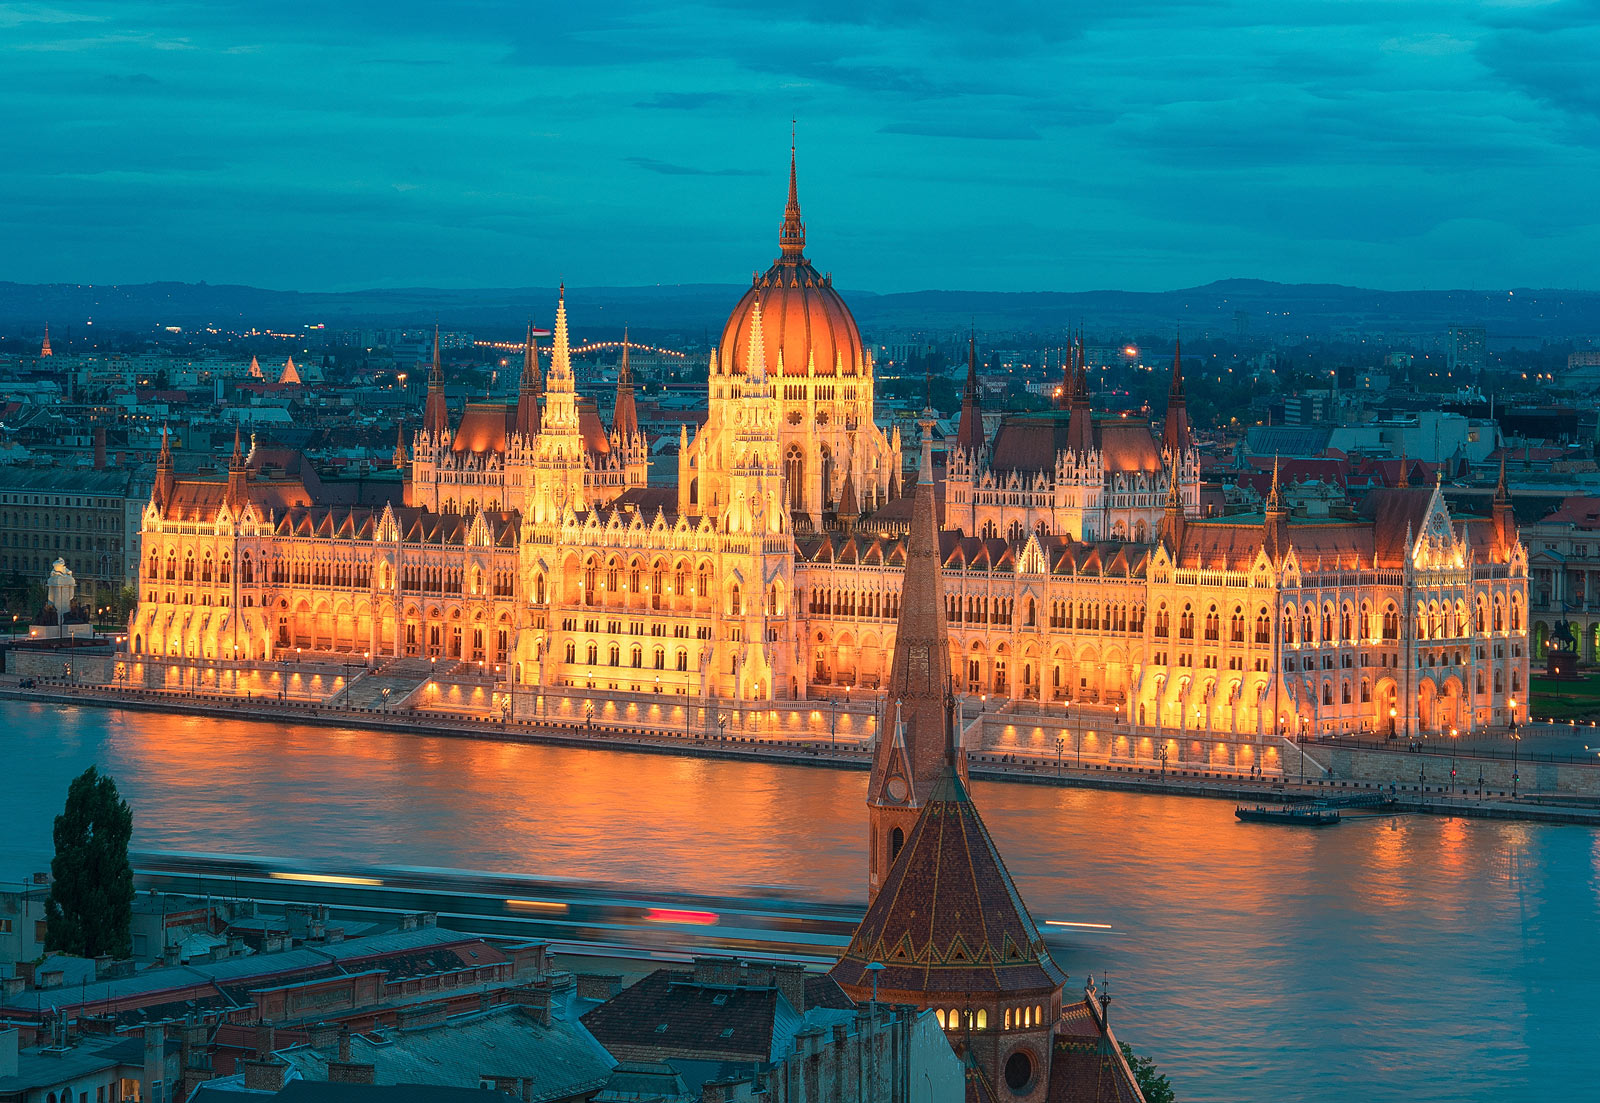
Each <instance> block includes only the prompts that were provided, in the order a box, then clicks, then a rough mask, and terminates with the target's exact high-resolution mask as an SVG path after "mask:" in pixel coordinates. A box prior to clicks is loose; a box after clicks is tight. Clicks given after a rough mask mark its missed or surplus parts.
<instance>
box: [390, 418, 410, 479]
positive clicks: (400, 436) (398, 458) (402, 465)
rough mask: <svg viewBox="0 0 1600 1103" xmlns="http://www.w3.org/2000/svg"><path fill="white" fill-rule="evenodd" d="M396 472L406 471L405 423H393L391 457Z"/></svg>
mask: <svg viewBox="0 0 1600 1103" xmlns="http://www.w3.org/2000/svg"><path fill="white" fill-rule="evenodd" d="M391 459H392V461H393V463H394V469H395V470H396V471H404V470H405V469H406V423H405V422H404V421H397V422H395V423H394V455H393V456H392V457H391Z"/></svg>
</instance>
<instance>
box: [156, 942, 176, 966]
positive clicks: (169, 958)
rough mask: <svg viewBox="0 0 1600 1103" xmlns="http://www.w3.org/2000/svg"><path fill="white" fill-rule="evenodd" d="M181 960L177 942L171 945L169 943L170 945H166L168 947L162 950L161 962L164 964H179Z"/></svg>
mask: <svg viewBox="0 0 1600 1103" xmlns="http://www.w3.org/2000/svg"><path fill="white" fill-rule="evenodd" d="M179 960H180V959H179V951H178V944H177V943H176V942H174V943H172V944H170V945H168V946H166V947H164V948H163V949H162V951H161V964H163V965H177V964H179Z"/></svg>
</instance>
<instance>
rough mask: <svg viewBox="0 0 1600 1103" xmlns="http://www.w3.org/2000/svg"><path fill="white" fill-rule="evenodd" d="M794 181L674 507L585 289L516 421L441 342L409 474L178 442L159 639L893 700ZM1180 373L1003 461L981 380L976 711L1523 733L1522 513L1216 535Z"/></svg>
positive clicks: (903, 517) (515, 683) (1359, 520)
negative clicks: (337, 480) (581, 334)
mask: <svg viewBox="0 0 1600 1103" xmlns="http://www.w3.org/2000/svg"><path fill="white" fill-rule="evenodd" d="M792 169H793V165H792V162H791V180H790V194H789V203H788V205H787V207H786V210H785V217H784V221H783V226H782V229H781V231H780V246H781V253H780V256H779V258H778V260H777V261H776V262H775V263H774V264H773V266H772V267H771V268H770V269H769V270H768V272H767V273H766V274H765V275H763V276H758V277H757V278H756V279H755V281H754V282H753V284H752V287H751V289H750V291H749V292H747V293H746V295H745V297H744V299H743V300H741V302H740V303H739V304H738V305H737V307H736V308H735V310H734V311H733V314H732V316H731V317H730V320H729V323H728V326H727V328H726V329H725V333H724V344H723V346H722V348H721V353H720V355H719V353H717V352H713V354H712V357H711V370H710V381H709V393H708V396H707V397H708V418H707V420H706V423H705V424H704V425H703V426H702V427H701V429H700V431H699V432H698V433H697V434H695V435H694V436H693V438H690V437H689V436H688V434H687V432H686V433H685V434H684V437H683V439H682V441H681V449H680V454H679V458H678V464H679V470H678V474H679V478H678V485H677V487H676V488H651V487H649V486H648V485H647V483H646V472H647V462H648V454H649V453H648V445H647V442H646V440H645V437H644V434H643V433H642V432H640V431H639V428H638V420H637V416H636V414H635V413H634V412H633V394H632V390H633V387H632V381H631V378H630V377H629V376H628V373H627V372H626V370H624V372H623V373H622V379H621V380H620V381H619V385H618V394H617V400H616V411H615V413H614V415H613V418H612V426H611V428H610V430H609V431H608V430H607V429H606V428H605V426H604V425H603V424H602V422H601V420H600V417H599V416H598V413H597V412H596V410H595V409H594V406H593V405H592V404H591V403H589V402H587V401H586V400H584V399H582V398H580V397H579V396H578V394H577V392H576V389H575V386H574V383H573V377H572V368H571V362H570V352H569V347H568V337H567V317H566V304H565V296H564V293H563V296H562V300H561V302H560V303H559V304H558V307H557V316H556V325H555V331H554V337H553V341H554V347H553V349H552V356H551V364H550V368H549V372H548V376H547V378H545V379H542V380H541V378H540V373H539V371H538V367H537V364H538V361H537V356H536V352H535V350H534V348H533V340H532V337H531V334H530V337H529V339H528V346H527V352H526V354H525V359H524V371H523V380H522V388H521V391H520V393H519V396H518V399H517V401H516V402H515V403H487V402H472V403H469V404H468V405H467V407H466V409H465V410H464V411H463V412H462V413H461V415H460V417H459V420H458V421H457V423H456V424H454V425H452V424H451V418H450V414H449V411H448V410H447V408H446V406H445V401H444V394H443V380H442V374H441V369H440V367H439V363H438V353H437V348H436V349H435V367H434V372H433V377H432V379H431V381H430V385H429V396H428V401H427V407H426V412H425V417H424V423H423V426H422V428H421V429H420V430H418V432H417V433H416V434H415V436H414V437H413V438H412V441H411V449H410V455H409V457H407V456H406V455H405V449H404V447H403V446H402V447H400V448H399V449H397V456H396V461H397V465H399V466H402V467H403V468H404V469H405V479H404V481H403V483H390V484H388V485H387V486H385V485H383V484H381V483H375V482H374V483H370V484H369V483H361V484H360V485H357V486H355V487H351V486H349V485H347V484H343V483H341V484H332V483H324V482H322V481H321V480H320V479H319V478H318V477H317V475H316V473H315V472H313V471H311V470H310V469H309V467H307V466H305V465H304V464H303V462H302V461H301V460H300V459H299V457H297V456H294V455H293V454H288V453H282V452H276V451H273V450H266V449H260V450H258V449H255V448H252V449H251V450H250V454H249V455H248V456H247V455H245V454H243V453H242V451H241V450H240V449H239V448H238V447H236V449H235V453H234V457H233V459H232V460H231V461H230V467H229V474H228V477H227V480H226V482H223V481H221V480H220V479H184V480H179V479H176V478H175V477H174V474H173V469H172V462H171V456H170V454H169V453H166V452H165V451H164V453H163V459H162V461H161V463H160V464H159V465H158V474H157V477H156V484H155V488H154V491H153V493H152V496H151V500H150V504H149V506H148V508H147V509H146V511H145V515H144V523H143V531H142V533H141V541H142V548H141V553H140V562H141V564H142V567H141V571H140V604H139V607H138V609H137V611H136V612H135V614H134V616H133V618H132V622H131V624H130V642H131V645H132V648H133V650H134V651H135V652H136V653H140V654H149V655H160V656H168V657H172V656H177V657H183V658H189V659H194V658H200V659H224V658H233V657H238V658H241V659H251V660H260V659H270V658H273V657H277V656H281V655H282V654H283V653H284V652H285V651H286V650H288V649H303V650H317V651H334V652H342V653H346V654H350V655H356V656H361V657H362V658H363V659H365V660H366V661H368V662H369V663H371V664H376V663H378V662H381V661H383V660H384V659H385V658H387V657H389V656H408V655H414V656H428V657H434V658H436V659H437V660H441V661H444V660H459V661H461V662H467V663H482V664H484V668H485V669H488V668H489V667H494V668H498V673H499V676H500V679H501V681H502V682H503V683H505V684H506V687H507V688H508V689H511V690H512V691H513V692H514V693H517V692H520V693H530V692H531V693H538V692H540V691H541V690H543V689H557V688H562V687H572V688H574V689H577V690H580V691H581V690H594V691H596V692H601V693H617V694H628V693H637V694H664V695H668V696H676V697H680V698H682V697H690V698H696V699H700V700H702V701H703V700H705V699H708V698H718V699H727V700H737V701H744V702H763V701H771V700H774V699H798V698H805V697H808V696H815V695H817V694H819V693H821V694H825V695H832V694H839V695H844V694H848V693H850V692H857V693H864V692H868V691H872V692H876V691H878V690H880V688H881V686H882V685H883V683H884V681H885V679H886V678H887V677H888V676H889V673H890V672H889V670H888V663H887V659H888V656H890V655H891V653H892V652H893V645H894V637H895V632H896V623H897V619H898V617H899V614H900V611H901V604H902V601H901V599H902V594H901V587H902V576H903V568H904V562H905V556H906V543H907V538H906V536H905V532H906V529H907V524H908V521H909V519H910V505H911V499H910V498H909V497H907V496H905V495H903V493H902V486H901V479H902V475H901V461H900V454H901V452H900V445H899V440H898V437H897V436H896V437H895V438H894V439H886V437H885V435H884V433H883V432H882V431H881V430H880V429H879V428H878V427H877V425H876V424H875V421H874V411H873V382H872V370H873V369H872V357H871V354H870V352H869V351H867V350H866V348H865V346H864V345H863V344H862V342H861V339H860V335H859V333H858V332H857V331H856V327H855V322H854V320H853V319H852V318H851V317H850V314H849V311H848V309H847V308H846V307H845V306H844V304H843V301H842V299H841V298H840V297H839V296H838V294H837V292H835V291H834V290H833V288H832V281H831V279H829V278H827V277H825V276H820V275H818V273H817V271H816V269H815V268H813V267H812V265H811V263H810V262H809V261H808V260H806V258H805V256H804V225H803V223H802V222H801V221H800V216H799V201H798V197H797V191H796V188H795V183H794V179H793V173H792ZM774 318H777V319H779V320H780V324H781V331H780V332H778V333H776V334H774V333H773V332H771V326H772V323H773V319H774ZM819 350H822V351H823V352H825V353H826V355H821V353H819ZM1179 362H1180V361H1179V360H1178V358H1177V357H1175V364H1174V375H1173V384H1172V389H1171V392H1170V394H1169V400H1168V410H1167V417H1166V420H1165V427H1164V430H1163V433H1162V434H1161V435H1160V436H1157V435H1156V434H1155V433H1154V432H1153V431H1152V429H1151V427H1150V426H1149V425H1148V424H1144V423H1140V422H1135V421H1131V420H1129V419H1126V418H1121V417H1107V416H1101V415H1097V414H1096V413H1095V411H1094V410H1093V409H1092V408H1091V404H1090V399H1089V393H1088V388H1087V383H1086V378H1087V373H1086V372H1085V371H1084V369H1083V364H1082V357H1081V354H1075V355H1074V357H1073V358H1072V361H1071V364H1070V365H1069V369H1068V374H1067V378H1066V380H1065V381H1064V383H1063V387H1062V403H1061V405H1062V408H1061V409H1059V410H1056V411H1051V412H1048V413H1044V414H1029V415H1018V416H1014V417H1009V418H1007V419H1005V420H1004V421H1003V422H1002V424H1001V425H1000V427H999V429H998V431H997V432H996V433H995V435H994V439H993V440H992V441H986V440H985V439H984V434H983V433H982V430H981V424H980V423H979V422H978V421H977V420H976V419H978V418H979V417H980V416H981V411H980V409H979V401H978V392H977V385H976V372H975V356H974V357H973V363H972V364H971V365H969V378H968V387H967V394H966V397H965V401H964V403H963V415H962V428H961V432H960V434H959V435H958V438H957V441H958V445H957V447H956V449H955V450H954V452H953V454H952V456H951V458H950V461H949V466H948V471H947V472H946V477H945V479H944V481H943V483H942V486H940V487H938V488H937V489H940V490H942V509H943V524H942V531H940V533H939V534H938V539H937V541H936V542H937V545H938V547H937V555H938V557H939V561H940V564H941V566H942V570H943V577H944V590H945V597H944V613H945V618H946V620H947V623H948V626H949V635H950V655H949V659H950V669H951V671H952V674H953V680H954V688H955V691H956V693H957V694H959V695H964V696H975V697H979V698H983V699H984V706H983V707H989V702H991V701H992V702H1006V701H1016V702H1036V703H1037V704H1038V706H1039V707H1040V708H1041V709H1044V710H1046V711H1048V710H1049V709H1051V708H1052V707H1059V708H1063V709H1064V708H1066V707H1068V706H1069V705H1070V706H1071V707H1072V708H1073V709H1074V710H1076V711H1077V712H1078V713H1079V714H1080V715H1081V714H1084V713H1088V714H1091V715H1093V714H1094V713H1096V712H1098V713H1099V714H1100V715H1101V716H1102V718H1103V721H1110V722H1111V723H1110V727H1111V728H1112V729H1113V730H1115V729H1116V728H1117V727H1119V726H1121V725H1126V724H1128V723H1130V722H1131V723H1133V724H1136V725H1138V726H1139V730H1140V732H1141V733H1142V738H1145V739H1146V740H1149V739H1152V738H1153V739H1155V740H1157V741H1163V740H1174V739H1175V740H1182V739H1183V738H1184V737H1185V736H1186V735H1187V734H1189V733H1199V732H1204V733H1207V734H1208V735H1209V736H1211V737H1212V738H1214V739H1227V740H1233V741H1239V742H1259V741H1261V740H1263V739H1264V738H1266V737H1268V736H1271V735H1272V734H1274V733H1275V732H1278V731H1283V732H1286V733H1288V732H1332V731H1357V732H1359V731H1367V732H1373V733H1382V734H1387V733H1389V732H1391V731H1393V732H1395V733H1396V734H1401V735H1405V734H1410V733H1414V732H1419V731H1447V730H1449V729H1450V728H1458V729H1461V730H1471V729H1472V728H1475V727H1483V726H1486V725H1499V724H1505V723H1507V722H1509V721H1511V720H1512V719H1513V718H1514V717H1515V718H1518V719H1523V718H1525V717H1526V689H1527V677H1528V636H1527V628H1528V625H1527V597H1528V594H1527V555H1526V552H1525V551H1524V549H1523V547H1522V545H1521V543H1520V541H1519V540H1518V537H1517V533H1516V527H1515V524H1514V522H1513V521H1512V520H1511V518H1510V509H1509V503H1508V502H1507V501H1506V500H1505V496H1504V493H1503V490H1502V493H1501V494H1499V495H1497V498H1496V506H1495V512H1494V516H1493V517H1492V518H1481V519H1480V518H1465V519H1462V518H1455V517H1452V515H1451V513H1450V511H1449V508H1448V506H1447V505H1446V503H1445V500H1444V497H1443V495H1442V493H1441V492H1440V491H1439V489H1438V488H1432V489H1423V488H1409V487H1403V488H1397V489H1390V490H1380V491H1377V492H1375V493H1373V494H1371V495H1369V496H1368V498H1367V499H1366V500H1365V501H1364V502H1362V503H1360V508H1359V511H1358V512H1356V513H1355V514H1354V515H1352V516H1349V517H1346V518H1344V519H1328V518H1321V519H1317V520H1314V521H1301V520H1298V519H1291V518H1290V516H1289V515H1288V512H1287V511H1286V510H1285V509H1284V508H1283V506H1282V505H1281V503H1280V501H1279V499H1278V498H1277V496H1276V494H1274V495H1273V497H1272V499H1271V501H1269V503H1268V508H1267V510H1266V511H1265V513H1263V514H1257V515H1254V516H1246V517H1228V518H1225V519H1206V520H1202V519H1198V518H1196V517H1195V516H1194V514H1196V513H1197V511H1198V510H1197V506H1198V496H1199V465H1198V460H1197V456H1196V453H1195V449H1194V445H1193V442H1192V439H1191V438H1190V434H1189V429H1188V419H1187V411H1186V408H1185V402H1184V394H1183V381H1182V376H1181V372H1180V371H1179V369H1178V364H1179ZM929 477H930V475H929V474H928V473H926V472H925V473H923V474H921V475H920V477H919V479H918V481H919V484H920V483H923V481H924V480H927V479H929ZM1514 700H1515V701H1516V705H1515V707H1513V704H1512V702H1513V701H1514ZM888 724H889V718H887V717H886V718H885V722H884V727H883V728H882V729H881V730H883V731H886V732H887V731H888V730H889V727H888ZM1123 730H1124V731H1127V729H1125V728H1124V729H1123ZM1112 753H1115V751H1114V749H1113V752H1112Z"/></svg>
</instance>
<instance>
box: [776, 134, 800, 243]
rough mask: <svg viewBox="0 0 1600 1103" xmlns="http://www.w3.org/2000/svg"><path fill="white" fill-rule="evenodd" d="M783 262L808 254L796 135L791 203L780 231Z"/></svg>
mask: <svg viewBox="0 0 1600 1103" xmlns="http://www.w3.org/2000/svg"><path fill="white" fill-rule="evenodd" d="M778 246H779V248H780V249H781V250H782V254H783V255H782V257H781V258H780V259H782V260H790V261H798V260H800V259H802V258H803V257H804V256H805V252H806V224H805V223H804V222H802V221H800V187H799V184H798V182H797V178H796V174H795V163H794V134H793V131H792V129H791V132H790V135H789V202H788V203H786V204H784V208H783V226H782V227H781V228H780V229H779V230H778Z"/></svg>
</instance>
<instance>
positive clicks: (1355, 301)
mask: <svg viewBox="0 0 1600 1103" xmlns="http://www.w3.org/2000/svg"><path fill="white" fill-rule="evenodd" d="M747 286H748V285H747V284H660V285H655V286H648V287H574V288H569V289H568V291H567V298H568V301H569V303H570V305H571V309H572V314H573V323H574V326H575V327H576V328H579V329H581V330H583V331H588V332H593V331H596V330H611V329H620V328H621V327H622V325H623V324H624V323H627V324H629V325H631V326H634V327H636V328H638V329H641V330H649V331H654V332H657V333H675V334H679V335H681V336H683V337H685V338H696V337H700V336H702V335H706V336H709V337H710V339H711V340H712V341H715V340H716V339H717V337H718V334H719V332H720V329H721V326H722V323H723V322H724V320H725V319H726V318H727V315H728V312H729V311H730V310H731V309H732V307H733V304H734V303H735V302H736V301H737V300H738V298H739V296H740V295H741V294H743V293H744V290H745V289H746V287H747ZM843 294H844V295H845V298H846V301H848V302H849V303H850V306H851V308H852V309H853V310H854V311H855V314H856V317H857V319H858V321H859V322H860V323H861V326H862V328H863V330H865V331H866V333H867V334H868V336H869V337H873V336H886V335H888V334H891V333H894V332H904V331H910V330H933V331H935V332H938V331H948V330H952V329H963V328H965V327H966V326H967V325H968V324H969V323H975V324H976V325H977V326H978V328H979V329H981V330H985V331H989V332H995V331H1006V330H1018V331H1048V330H1058V329H1061V328H1063V327H1065V326H1067V325H1069V324H1079V323H1081V324H1083V325H1084V326H1086V327H1087V328H1088V329H1089V330H1090V331H1091V332H1105V331H1108V330H1109V331H1111V332H1123V333H1129V334H1134V333H1141V332H1143V333H1148V332H1152V331H1156V332H1161V331H1166V330H1170V329H1171V328H1172V327H1174V326H1178V325H1181V326H1182V327H1183V328H1184V330H1185V331H1186V332H1191V333H1194V334H1195V335H1196V336H1201V335H1204V334H1206V333H1212V334H1216V335H1218V336H1227V335H1231V334H1233V333H1234V332H1235V312H1236V311H1244V312H1245V314H1246V315H1247V316H1248V317H1247V325H1248V328H1249V332H1250V333H1252V334H1267V335H1280V334H1288V335H1296V334H1311V335H1320V334H1326V333H1329V332H1333V331H1338V330H1346V329H1351V330H1361V331H1365V332H1379V331H1381V332H1387V333H1409V332H1439V331H1442V330H1444V329H1445V328H1446V327H1448V326H1450V325H1456V324H1462V325H1481V326H1483V327H1485V328H1486V329H1487V330H1488V331H1489V333H1490V335H1491V336H1498V337H1510V336H1517V337H1531V338H1566V337H1586V336H1592V335H1597V334H1600V292H1595V291H1560V290H1537V289H1528V288H1517V289H1514V290H1499V291H1461V290H1454V291H1374V290H1370V289H1366V288H1359V287H1341V286H1338V285H1336V284H1283V283H1271V282H1268V281H1266V280H1247V279H1237V280H1220V281H1218V282H1216V283H1210V284H1207V285H1205V286H1204V287H1190V288H1183V289H1180V290H1175V291H1152V292H1140V291H1074V292H1063V291H1036V292H1002V291H913V292H905V293H899V294H890V295H880V294H875V293H873V292H869V291H844V292H843ZM555 299H556V289H555V288H553V287H516V288H477V289H470V290H449V289H439V288H424V287H417V288H385V289H373V290H369V291H350V292H339V293H330V292H300V291H271V290H266V289H263V288H256V287H242V286H235V285H228V284H206V283H146V284H126V285H120V286H113V285H106V286H90V285H87V284H16V283H0V326H4V327H7V328H10V327H13V326H19V325H20V326H33V325H38V324H40V323H42V322H44V321H46V320H48V321H51V322H54V323H56V324H57V325H59V326H66V325H77V324H80V323H81V322H82V321H84V320H85V319H91V318H92V319H93V320H94V321H95V322H96V324H101V325H113V326H128V327H138V328H143V327H146V326H154V325H182V326H186V327H189V326H200V325H205V324H215V325H221V326H227V327H238V326H240V325H245V326H251V325H254V326H262V327H272V328H285V329H288V328H298V327H300V326H302V325H306V324H310V323H317V322H322V323H327V324H329V325H334V326H347V325H358V324H370V325H402V324H403V325H424V324H427V323H430V322H432V321H434V320H438V321H439V322H440V323H441V324H443V325H444V326H446V327H447V328H464V329H480V330H505V331H507V332H511V331H515V330H516V329H517V328H518V327H520V326H521V325H522V324H523V323H524V322H526V321H527V320H528V319H529V318H530V317H531V318H533V319H534V320H535V321H538V322H540V323H544V324H548V323H549V321H550V318H551V315H552V314H553V312H554V307H555Z"/></svg>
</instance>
